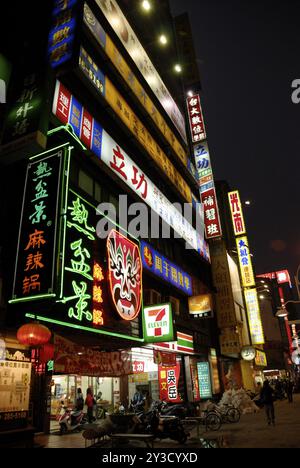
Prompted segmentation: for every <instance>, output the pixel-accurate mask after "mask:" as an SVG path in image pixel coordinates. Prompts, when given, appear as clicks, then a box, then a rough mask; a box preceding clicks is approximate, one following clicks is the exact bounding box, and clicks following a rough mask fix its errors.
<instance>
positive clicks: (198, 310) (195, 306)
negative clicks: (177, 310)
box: [189, 294, 213, 315]
mask: <svg viewBox="0 0 300 468" xmlns="http://www.w3.org/2000/svg"><path fill="white" fill-rule="evenodd" d="M212 310H213V307H212V296H211V294H201V295H200V296H194V297H190V298H189V311H190V314H193V315H199V314H200V315H201V314H206V313H208V312H211V311H212Z"/></svg>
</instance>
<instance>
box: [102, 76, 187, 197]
mask: <svg viewBox="0 0 300 468" xmlns="http://www.w3.org/2000/svg"><path fill="white" fill-rule="evenodd" d="M105 98H106V101H107V102H108V104H109V105H110V106H111V107H112V109H113V110H114V111H115V112H116V114H117V115H118V116H119V117H120V119H121V120H122V122H123V123H124V124H125V125H126V126H127V128H128V129H129V130H130V131H131V133H132V134H133V135H134V136H135V138H136V139H137V140H138V141H139V142H140V144H141V145H142V146H143V147H144V148H145V150H146V151H147V152H148V153H149V155H150V156H151V157H152V159H153V160H154V161H155V162H156V163H157V165H158V166H159V167H160V168H161V169H162V170H163V171H164V173H165V174H166V175H167V176H168V178H169V179H170V180H171V182H172V183H173V185H174V186H175V187H176V188H177V190H178V191H179V192H180V193H181V195H182V196H183V197H184V198H185V199H186V200H187V201H188V202H189V203H191V202H192V192H191V189H190V187H189V186H188V184H187V183H186V182H185V180H184V179H183V177H182V176H181V175H180V173H179V172H178V171H177V170H176V169H175V167H174V166H173V164H172V163H171V161H170V160H169V159H168V158H167V156H166V154H165V153H164V152H163V150H162V149H161V148H160V146H159V145H158V144H157V143H156V141H155V140H154V138H153V137H152V136H151V134H150V133H149V132H148V130H147V129H146V127H145V126H144V125H143V124H142V122H141V121H140V119H139V118H138V117H137V116H136V114H135V113H134V112H133V110H132V109H131V107H130V106H129V105H128V104H127V102H126V101H125V99H124V98H123V97H122V96H121V94H120V93H119V92H118V90H117V89H116V88H115V86H114V85H113V84H112V82H111V81H110V80H109V78H107V77H106V79H105Z"/></svg>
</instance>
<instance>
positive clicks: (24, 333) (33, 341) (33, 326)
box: [17, 322, 51, 346]
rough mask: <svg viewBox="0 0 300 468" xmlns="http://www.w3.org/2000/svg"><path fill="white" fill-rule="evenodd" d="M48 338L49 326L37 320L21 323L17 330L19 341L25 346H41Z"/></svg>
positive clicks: (49, 336)
mask: <svg viewBox="0 0 300 468" xmlns="http://www.w3.org/2000/svg"><path fill="white" fill-rule="evenodd" d="M50 338H51V331H50V330H49V328H47V327H45V326H44V325H41V324H40V323H38V322H33V323H28V324H26V325H23V326H22V327H20V328H19V330H18V332H17V339H18V341H19V343H21V344H24V345H27V346H41V345H43V344H46V343H48V341H49V340H50Z"/></svg>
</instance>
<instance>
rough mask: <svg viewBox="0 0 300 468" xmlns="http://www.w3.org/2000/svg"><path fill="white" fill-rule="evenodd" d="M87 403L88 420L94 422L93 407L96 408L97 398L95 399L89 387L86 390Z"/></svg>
mask: <svg viewBox="0 0 300 468" xmlns="http://www.w3.org/2000/svg"><path fill="white" fill-rule="evenodd" d="M85 404H86V406H87V417H88V422H89V423H92V422H93V421H94V417H93V409H94V404H95V399H94V396H93V392H92V389H91V388H88V389H87V391H86V399H85Z"/></svg>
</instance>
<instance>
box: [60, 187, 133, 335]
mask: <svg viewBox="0 0 300 468" xmlns="http://www.w3.org/2000/svg"><path fill="white" fill-rule="evenodd" d="M66 211H67V217H66V234H65V240H64V245H65V255H64V271H63V279H62V284H63V287H62V297H61V300H60V307H59V308H58V310H57V312H53V313H54V314H55V313H56V314H57V316H56V317H55V318H56V319H57V318H58V317H59V320H60V321H61V322H62V323H64V324H73V325H76V326H77V327H79V328H82V329H88V330H89V331H94V332H96V333H97V332H98V333H100V332H105V333H106V334H110V333H118V334H121V335H122V336H123V335H126V336H132V337H140V334H141V332H140V328H139V324H138V318H137V316H138V314H139V311H140V309H141V305H142V261H141V258H140V254H139V245H138V243H136V242H133V241H132V240H131V239H129V238H127V237H125V235H122V234H121V233H120V232H117V231H116V230H115V229H112V230H111V231H110V233H109V235H108V239H102V238H98V237H97V232H96V226H97V224H98V222H99V224H101V225H103V224H105V223H107V218H105V216H103V215H100V214H99V213H98V214H97V211H96V208H95V207H94V206H92V205H91V204H90V203H88V202H87V201H86V200H85V199H84V198H82V197H81V196H80V195H79V194H78V193H77V192H75V191H74V190H72V189H69V193H68V203H67V210H66ZM98 229H101V228H98ZM99 232H100V231H98V233H99ZM124 234H125V233H124ZM53 318H54V317H53ZM134 319H136V320H137V326H136V327H133V326H131V323H130V320H134Z"/></svg>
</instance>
